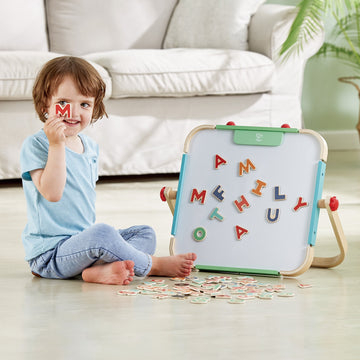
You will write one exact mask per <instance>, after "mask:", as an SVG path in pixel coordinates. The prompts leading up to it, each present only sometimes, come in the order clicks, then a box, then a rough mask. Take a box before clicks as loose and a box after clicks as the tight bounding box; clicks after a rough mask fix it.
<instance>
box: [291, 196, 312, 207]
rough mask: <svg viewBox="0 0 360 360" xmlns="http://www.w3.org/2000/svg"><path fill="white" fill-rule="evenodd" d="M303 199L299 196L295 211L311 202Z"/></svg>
mask: <svg viewBox="0 0 360 360" xmlns="http://www.w3.org/2000/svg"><path fill="white" fill-rule="evenodd" d="M302 199H303V198H302V197H301V196H300V197H299V198H298V201H297V204H296V205H295V207H294V211H298V210H299V209H300V208H302V207H304V206H308V205H309V203H307V202H306V201H304V202H303V201H302Z"/></svg>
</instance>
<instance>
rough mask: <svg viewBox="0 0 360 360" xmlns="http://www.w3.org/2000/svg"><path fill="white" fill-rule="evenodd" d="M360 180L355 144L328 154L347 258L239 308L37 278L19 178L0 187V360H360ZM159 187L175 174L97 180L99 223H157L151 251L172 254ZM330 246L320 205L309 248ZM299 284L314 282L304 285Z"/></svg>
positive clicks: (329, 250) (326, 251) (171, 182)
mask: <svg viewBox="0 0 360 360" xmlns="http://www.w3.org/2000/svg"><path fill="white" fill-rule="evenodd" d="M359 180H360V152H355V151H353V152H330V154H329V161H328V166H327V174H326V179H325V185H324V194H323V195H324V196H326V195H336V196H337V197H338V199H339V200H340V209H339V214H340V218H341V221H342V224H343V228H344V232H345V235H346V237H347V240H348V243H349V252H348V256H347V258H346V259H345V261H344V263H343V264H341V265H340V266H338V267H337V268H334V269H331V270H328V269H310V270H308V271H307V272H306V273H304V274H303V275H301V276H300V277H299V278H298V279H288V278H284V279H273V278H270V279H266V281H269V282H270V283H272V284H278V283H282V284H285V285H286V287H287V289H288V290H289V291H293V292H294V293H295V297H292V298H278V297H275V298H274V299H273V300H271V301H264V300H263V301H261V300H249V301H247V302H246V303H245V304H241V305H230V304H228V303H227V302H226V301H224V300H213V301H211V302H210V303H208V304H206V305H194V304H191V303H190V302H189V301H188V300H175V299H166V300H156V299H152V298H151V296H144V295H141V296H135V297H130V296H127V297H125V296H119V295H117V291H118V290H119V289H120V287H119V286H104V285H96V284H86V283H84V282H82V281H81V280H66V281H56V280H45V279H38V278H34V277H33V276H32V275H31V274H30V272H29V268H28V266H27V263H26V262H25V261H24V260H23V258H24V252H23V249H22V244H21V239H20V236H21V232H22V229H23V227H24V225H25V222H26V208H25V199H24V196H23V193H22V189H21V186H20V184H19V183H16V182H15V183H13V182H10V183H9V182H3V183H0V239H1V245H2V246H1V253H0V284H1V295H0V314H1V315H0V319H1V327H0V359H4V360H10V359H27V360H30V359H37V360H39V359H51V360H56V359H172V360H175V359H246V360H251V359H261V360H262V359H277V360H281V359H284V360H296V359H304V360H305V359H306V360H310V359H316V360H320V359H327V360H328V359H341V360H347V359H354V360H355V359H359V358H360V280H359V273H360V181H359ZM165 185H167V186H173V187H175V188H176V187H177V178H176V177H175V176H167V177H141V178H139V177H135V178H134V177H132V178H120V179H119V178H118V179H111V180H109V179H107V180H102V181H100V182H99V184H98V188H97V191H98V205H97V211H98V221H99V222H100V221H101V222H107V223H109V224H111V225H114V226H118V227H126V226H130V225H134V224H143V223H145V224H149V225H152V226H153V227H154V228H155V230H156V232H157V236H158V250H157V255H167V254H168V243H169V234H170V228H171V221H172V216H171V214H170V211H169V210H168V208H167V205H166V203H163V202H161V201H160V199H159V191H160V189H161V187H162V186H165ZM336 251H337V247H336V241H335V238H334V236H333V234H332V230H331V227H330V223H329V221H328V219H327V217H326V213H325V211H324V212H322V214H321V217H320V223H319V230H318V238H317V244H316V255H317V256H331V255H334V254H335V253H336ZM208 275H209V274H208V273H199V275H198V276H200V277H206V276H208ZM262 280H263V279H262ZM141 282H142V280H140V279H138V280H136V281H135V282H133V283H132V285H131V286H132V287H134V285H138V284H140V283H141ZM167 282H168V283H170V281H169V280H167ZM298 282H304V283H309V284H312V285H313V287H312V288H311V289H300V288H298V287H297V284H298Z"/></svg>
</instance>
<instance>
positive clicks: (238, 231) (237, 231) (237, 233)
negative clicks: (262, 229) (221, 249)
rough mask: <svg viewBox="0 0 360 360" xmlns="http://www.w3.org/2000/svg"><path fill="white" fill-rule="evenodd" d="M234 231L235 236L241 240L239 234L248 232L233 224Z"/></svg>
mask: <svg viewBox="0 0 360 360" xmlns="http://www.w3.org/2000/svg"><path fill="white" fill-rule="evenodd" d="M235 231H236V238H237V239H238V240H241V236H243V235H246V234H247V233H248V232H249V231H248V230H246V229H244V228H242V227H241V226H238V225H236V226H235Z"/></svg>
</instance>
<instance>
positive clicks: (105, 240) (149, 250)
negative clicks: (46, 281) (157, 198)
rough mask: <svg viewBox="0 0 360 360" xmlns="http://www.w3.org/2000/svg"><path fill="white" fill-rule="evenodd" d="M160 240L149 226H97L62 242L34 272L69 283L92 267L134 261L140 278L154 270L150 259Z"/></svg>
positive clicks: (35, 264) (36, 261)
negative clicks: (157, 241) (157, 239)
mask: <svg viewBox="0 0 360 360" xmlns="http://www.w3.org/2000/svg"><path fill="white" fill-rule="evenodd" d="M155 248H156V236H155V233H154V230H153V229H152V228H151V227H149V226H145V225H143V226H132V227H130V228H128V229H123V230H116V229H115V228H113V227H112V226H109V225H106V224H95V225H93V226H91V227H90V228H89V229H86V230H84V231H83V232H81V233H79V234H76V235H73V236H71V237H69V238H67V239H65V240H62V241H60V242H59V243H58V244H57V245H56V247H55V249H52V250H49V251H47V252H45V253H44V254H41V255H39V256H38V257H36V258H34V259H31V260H30V261H29V264H30V267H31V271H32V272H33V273H35V274H37V275H40V276H41V277H44V278H50V279H67V278H71V277H74V276H77V275H80V274H81V273H82V271H83V270H84V269H86V268H88V267H90V266H92V265H94V264H95V263H96V264H101V263H111V262H114V261H123V260H132V261H133V262H134V264H135V266H134V271H135V275H137V276H145V275H147V274H148V272H149V271H150V269H151V266H152V259H151V256H150V255H153V254H154V253H155Z"/></svg>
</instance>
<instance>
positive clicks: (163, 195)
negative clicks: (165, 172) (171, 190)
mask: <svg viewBox="0 0 360 360" xmlns="http://www.w3.org/2000/svg"><path fill="white" fill-rule="evenodd" d="M160 199H161V200H162V201H166V197H165V186H164V187H163V188H162V189H161V190H160Z"/></svg>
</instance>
